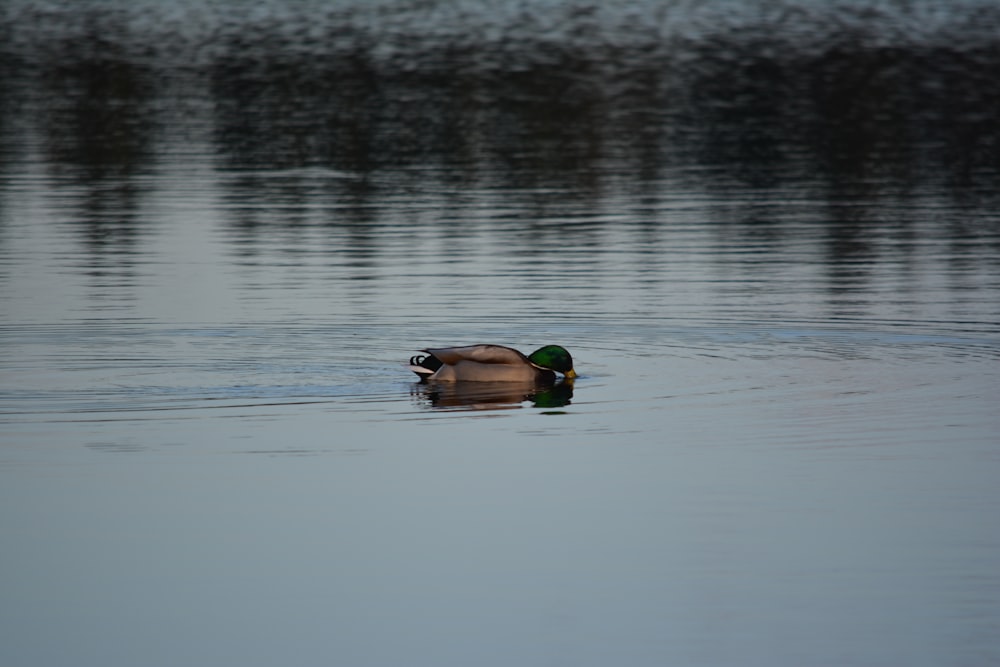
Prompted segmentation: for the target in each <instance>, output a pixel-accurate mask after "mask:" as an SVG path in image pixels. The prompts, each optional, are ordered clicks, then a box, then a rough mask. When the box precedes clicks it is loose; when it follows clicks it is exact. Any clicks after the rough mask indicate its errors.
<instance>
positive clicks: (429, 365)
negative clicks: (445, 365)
mask: <svg viewBox="0 0 1000 667" xmlns="http://www.w3.org/2000/svg"><path fill="white" fill-rule="evenodd" d="M441 365H442V364H441V360H440V359H438V358H437V357H435V356H434V355H433V354H427V355H426V356H425V355H422V354H418V355H416V356H414V357H410V365H409V369H410V370H411V371H413V372H414V373H416V374H417V375H419V376H420V377H422V378H426V377H429V376H431V375H434V373H435V372H436V371H437V369H439V368H441Z"/></svg>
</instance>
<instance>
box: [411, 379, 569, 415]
mask: <svg viewBox="0 0 1000 667" xmlns="http://www.w3.org/2000/svg"><path fill="white" fill-rule="evenodd" d="M411 393H412V394H413V396H415V397H419V398H421V399H423V400H424V401H426V403H427V404H428V405H429V407H433V408H441V409H452V410H510V409H513V408H520V407H522V406H523V404H524V403H525V402H526V401H531V403H532V404H533V407H536V408H561V407H563V406H565V405H569V403H570V401H571V400H572V398H573V381H572V380H562V381H560V382H557V383H555V384H544V383H543V384H537V383H534V382H434V381H428V382H417V383H415V384H414V385H413V386H412V389H411Z"/></svg>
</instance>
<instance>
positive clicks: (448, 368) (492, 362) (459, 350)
mask: <svg viewBox="0 0 1000 667" xmlns="http://www.w3.org/2000/svg"><path fill="white" fill-rule="evenodd" d="M421 352H424V353H425V354H424V355H417V356H414V357H410V365H409V368H410V370H411V371H413V372H414V373H416V374H417V375H419V376H420V379H421V380H423V381H426V380H434V381H438V382H538V383H545V384H552V383H553V382H555V380H556V372H557V371H558V372H559V373H562V374H563V376H564V377H565V379H566V380H567V381H572V380H573V378H575V377H576V371H575V370H574V369H573V357H572V356H570V353H569V352H568V351H567V350H566V348H564V347H561V346H559V345H545V346H544V347H540V348H538V349H537V350H535V351H534V352H532V353H531V354H529V355H528V356H525V355H524V354H522V353H521V352H518V351H517V350H515V349H514V348H512V347H505V346H503V345H465V346H461V347H438V348H428V349H425V350H421Z"/></svg>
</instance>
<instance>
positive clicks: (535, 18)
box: [0, 0, 1000, 186]
mask: <svg viewBox="0 0 1000 667" xmlns="http://www.w3.org/2000/svg"><path fill="white" fill-rule="evenodd" d="M925 4H926V5H927V6H926V7H925V6H924V5H925ZM932 4H934V3H885V2H844V3H836V4H835V5H833V6H828V5H826V4H823V3H804V2H785V3H766V4H762V3H753V2H748V3H742V4H737V3H715V4H714V5H713V4H708V5H699V4H698V3H671V2H645V3H642V2H640V3H611V4H609V5H601V6H600V7H597V6H595V5H593V4H589V3H586V2H570V1H567V2H548V3H500V4H499V5H498V6H488V5H487V4H486V3H474V2H465V3H444V2H438V3H435V2H393V3H388V2H386V3H376V4H374V5H368V4H365V3H355V4H349V3H322V2H291V3H277V2H272V3H256V5H253V6H247V5H245V4H244V3H216V4H214V5H213V6H212V7H211V8H204V7H200V6H199V5H198V4H196V3H163V4H162V5H161V4H158V3H126V2H115V1H110V0H108V1H104V2H80V3H47V4H46V3H25V2H13V3H9V4H8V5H7V8H6V10H5V11H3V12H2V13H0V36H2V39H0V41H2V43H3V44H4V46H0V55H2V62H3V65H2V66H0V82H2V85H3V90H4V91H5V93H4V96H3V102H2V103H0V118H2V120H0V132H4V135H6V136H5V144H7V146H4V147H3V148H2V149H0V150H4V151H5V152H7V151H9V150H10V143H11V141H13V142H14V143H16V132H14V133H13V134H14V135H15V136H14V138H13V139H11V137H10V135H11V134H12V133H11V130H12V129H14V128H18V127H22V126H24V125H25V124H32V123H35V122H40V124H41V127H42V131H43V132H46V133H48V134H49V142H48V143H49V144H50V145H53V146H56V147H57V148H56V149H55V150H56V151H57V152H58V153H59V155H58V156H57V157H58V159H61V160H64V161H67V162H69V163H70V164H72V163H78V162H83V163H86V164H88V165H90V166H91V167H95V165H96V167H95V168H97V169H98V170H100V169H102V168H107V169H111V170H114V169H116V168H120V167H121V166H122V165H123V164H124V165H126V166H127V165H128V164H129V163H135V162H141V161H142V159H143V156H148V153H149V151H152V150H153V148H152V143H153V142H152V140H151V139H150V136H149V135H150V134H151V133H153V132H155V133H158V134H163V133H165V134H166V135H167V136H166V139H167V140H168V141H176V139H175V138H174V137H173V136H172V135H174V134H176V135H178V136H179V137H181V140H183V139H182V138H183V136H184V135H185V130H184V125H185V124H187V123H200V122H204V123H207V124H208V126H210V127H211V133H212V135H213V137H214V140H215V141H216V143H217V144H218V146H219V147H220V149H221V150H222V152H223V154H224V155H225V162H227V163H228V164H229V165H230V166H232V167H233V168H258V167H265V168H273V167H279V168H283V167H295V166H308V165H324V166H330V167H332V168H337V169H345V170H350V171H360V172H364V171H368V170H371V169H374V168H385V167H389V168H391V167H395V166H406V165H415V164H419V165H428V164H435V165H441V166H444V167H461V168H465V169H468V170H476V169H488V170H493V169H496V168H498V167H499V168H502V169H510V170H514V171H519V172H529V173H537V172H541V173H542V174H546V173H548V174H551V175H553V176H554V175H557V174H565V173H566V172H581V171H582V172H591V173H593V172H600V171H601V170H605V169H608V168H611V169H612V170H613V171H619V172H621V171H623V172H628V173H633V174H637V175H639V176H640V177H642V176H643V175H647V176H650V177H653V176H654V175H655V174H656V173H658V172H659V170H660V169H662V168H663V167H665V166H670V165H676V164H682V165H683V164H697V165H706V166H713V167H721V168H723V169H731V170H733V174H734V177H735V178H736V179H737V180H744V181H746V183H747V184H749V185H751V186H755V185H767V184H768V182H769V180H771V179H775V178H779V179H780V178H789V177H794V176H795V175H796V174H802V173H805V172H809V171H815V170H818V171H820V172H823V173H825V174H827V175H828V176H829V177H831V178H833V179H834V180H838V181H849V182H854V181H857V180H859V179H860V180H862V181H863V180H865V179H870V178H876V179H885V178H889V179H891V180H894V181H900V182H913V181H914V180H920V179H921V178H925V177H927V176H928V175H929V174H935V176H934V178H938V177H942V176H941V174H942V173H943V174H944V176H943V178H945V179H946V180H947V181H949V182H950V184H951V185H955V184H958V185H961V184H963V183H970V182H975V181H977V180H979V179H982V178H984V177H985V178H987V180H989V181H992V182H995V181H994V180H993V179H995V177H996V174H997V173H998V171H1000V112H998V110H1000V84H998V78H997V73H998V72H1000V6H996V5H995V4H991V3H975V2H966V3H956V4H955V6H953V7H950V8H949V9H947V10H933V8H932V7H930V5H932ZM240 8H242V10H241V9H240ZM765 8H766V9H765ZM199 102H208V103H209V104H208V105H206V106H201V107H200V106H199V104H198V103H199ZM199 108H201V109H202V110H203V111H205V112H207V116H206V117H205V118H198V113H192V112H191V109H199ZM5 130H6V131H5ZM525 143H528V144H530V145H532V146H533V150H532V151H530V155H526V154H525V151H523V150H522V149H521V146H523V145H524V144H525ZM609 165H610V167H609ZM980 185H982V183H980Z"/></svg>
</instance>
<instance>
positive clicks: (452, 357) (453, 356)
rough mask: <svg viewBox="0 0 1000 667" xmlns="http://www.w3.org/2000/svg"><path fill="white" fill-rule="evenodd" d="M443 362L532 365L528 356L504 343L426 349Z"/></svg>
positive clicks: (448, 363)
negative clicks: (505, 345)
mask: <svg viewBox="0 0 1000 667" xmlns="http://www.w3.org/2000/svg"><path fill="white" fill-rule="evenodd" d="M424 352H427V353H428V354H432V355H434V356H435V357H437V358H438V359H440V360H441V362H442V363H444V364H447V365H448V366H454V365H455V364H457V363H458V362H460V361H475V362H477V363H480V364H506V365H512V366H522V365H531V362H530V361H528V358H527V357H526V356H524V355H523V354H521V353H520V352H518V351H517V350H515V349H514V348H511V347H504V346H503V345H466V346H464V347H440V348H435V349H427V350H424Z"/></svg>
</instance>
